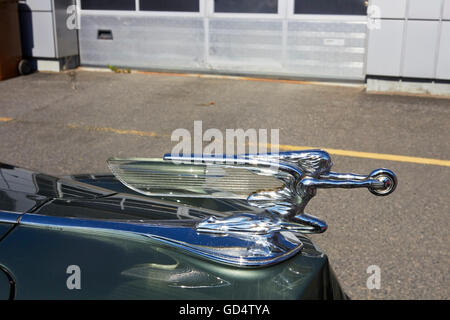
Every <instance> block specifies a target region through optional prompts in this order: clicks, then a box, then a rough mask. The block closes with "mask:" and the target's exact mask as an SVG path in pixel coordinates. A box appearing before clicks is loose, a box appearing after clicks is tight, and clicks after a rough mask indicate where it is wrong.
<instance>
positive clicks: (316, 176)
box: [108, 150, 397, 233]
mask: <svg viewBox="0 0 450 320" xmlns="http://www.w3.org/2000/svg"><path fill="white" fill-rule="evenodd" d="M108 165H109V168H110V169H111V171H112V172H113V174H114V175H115V176H116V177H117V178H118V179H119V180H120V181H121V182H122V183H123V184H125V185H126V186H128V187H129V188H131V189H133V190H134V191H137V192H139V193H142V194H145V195H147V196H163V197H175V198H183V197H193V198H220V199H241V200H247V202H248V204H249V205H250V206H253V207H256V208H259V209H262V210H264V211H266V212H269V213H272V214H273V215H274V217H275V218H276V219H279V220H280V221H282V222H283V223H291V224H296V225H297V228H294V229H296V230H300V231H301V232H304V233H321V232H324V231H326V229H327V224H326V223H325V222H324V221H322V220H320V219H319V218H317V217H314V216H311V215H308V214H306V213H305V212H304V210H305V207H306V206H307V204H308V202H309V201H310V200H311V199H312V198H313V197H314V196H315V195H316V193H317V189H321V188H368V189H369V191H370V192H371V193H373V194H374V195H377V196H386V195H389V194H391V193H392V192H393V191H394V190H395V188H396V186H397V177H396V176H395V174H394V173H393V172H392V171H390V170H387V169H377V170H374V171H372V172H371V173H370V174H369V175H359V174H353V173H335V172H332V171H331V167H332V165H333V162H332V161H331V158H330V155H329V154H328V153H327V152H325V151H323V150H306V151H293V152H281V153H277V154H266V155H259V154H250V155H238V156H235V157H231V158H219V157H213V156H196V155H189V156H184V155H183V156H173V155H170V154H166V155H165V156H164V159H163V160H158V159H139V158H135V159H116V158H112V159H109V160H108ZM258 223H259V225H257V226H256V227H254V228H251V227H249V224H248V221H244V220H242V219H241V220H239V221H235V220H227V221H220V220H218V221H214V222H213V221H209V222H206V221H205V222H203V223H202V224H200V225H199V230H200V231H205V226H208V230H209V231H212V230H215V232H217V233H220V230H222V229H223V228H222V229H221V228H219V226H222V227H223V226H226V225H229V226H230V227H231V226H232V228H230V229H229V230H233V232H236V230H239V232H245V230H246V229H247V230H253V232H257V230H259V228H260V227H261V226H262V225H264V223H263V222H262V221H258ZM258 223H256V224H258ZM253 225H255V223H254V224H253ZM275 225H277V226H279V223H278V222H276V223H275Z"/></svg>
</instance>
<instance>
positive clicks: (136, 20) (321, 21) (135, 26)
mask: <svg viewBox="0 0 450 320" xmlns="http://www.w3.org/2000/svg"><path fill="white" fill-rule="evenodd" d="M78 4H79V8H80V16H81V19H80V23H81V28H80V30H79V41H80V56H81V63H82V64H83V65H92V66H106V65H115V66H121V67H130V68H140V69H164V70H188V71H212V72H225V73H247V74H265V75H280V76H295V77H313V78H328V79H330V78H333V79H352V80H361V79H364V76H365V56H366V35H367V16H366V5H365V1H363V0H265V1H262V0H79V1H78Z"/></svg>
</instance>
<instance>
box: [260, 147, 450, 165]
mask: <svg viewBox="0 0 450 320" xmlns="http://www.w3.org/2000/svg"><path fill="white" fill-rule="evenodd" d="M267 148H268V149H270V148H271V145H270V144H269V145H267ZM278 149H279V150H280V151H295V150H308V149H322V150H325V151H327V152H328V153H329V154H333V155H337V156H345V157H353V158H366V159H377V160H388V161H398V162H410V163H418V164H429V165H435V166H444V167H450V161H449V160H440V159H432V158H419V157H410V156H399V155H394V154H384V153H373V152H361V151H352V150H341V149H332V148H314V147H305V146H292V145H286V144H280V145H278Z"/></svg>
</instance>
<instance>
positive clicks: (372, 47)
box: [367, 0, 450, 80]
mask: <svg viewBox="0 0 450 320" xmlns="http://www.w3.org/2000/svg"><path fill="white" fill-rule="evenodd" d="M370 3H371V5H373V6H377V8H378V10H379V11H378V12H377V13H376V14H377V16H376V17H374V21H375V23H376V24H377V25H378V27H377V28H372V29H370V30H369V36H368V39H369V40H368V57H367V75H368V76H382V77H383V76H388V77H399V78H418V79H436V80H450V0H427V1H424V0H395V1H394V0H371V2H370Z"/></svg>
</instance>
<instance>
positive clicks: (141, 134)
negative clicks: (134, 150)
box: [67, 124, 162, 137]
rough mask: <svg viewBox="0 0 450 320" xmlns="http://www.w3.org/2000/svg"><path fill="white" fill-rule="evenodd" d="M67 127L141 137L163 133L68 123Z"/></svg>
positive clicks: (157, 135) (158, 135)
mask: <svg viewBox="0 0 450 320" xmlns="http://www.w3.org/2000/svg"><path fill="white" fill-rule="evenodd" d="M67 127H69V128H72V129H85V130H89V131H98V132H112V133H117V134H124V135H133V136H139V137H160V136H162V135H160V134H158V133H156V132H153V131H139V130H123V129H115V128H109V127H103V128H102V127H90V126H82V125H77V124H68V125H67Z"/></svg>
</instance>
